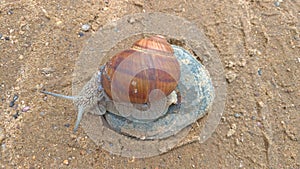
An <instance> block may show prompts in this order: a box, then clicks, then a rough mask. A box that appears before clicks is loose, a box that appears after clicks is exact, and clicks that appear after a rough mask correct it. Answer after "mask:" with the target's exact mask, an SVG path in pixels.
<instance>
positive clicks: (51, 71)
mask: <svg viewBox="0 0 300 169" xmlns="http://www.w3.org/2000/svg"><path fill="white" fill-rule="evenodd" d="M53 72H55V69H54V68H52V67H45V68H42V69H41V73H42V74H43V75H48V74H50V73H53Z"/></svg>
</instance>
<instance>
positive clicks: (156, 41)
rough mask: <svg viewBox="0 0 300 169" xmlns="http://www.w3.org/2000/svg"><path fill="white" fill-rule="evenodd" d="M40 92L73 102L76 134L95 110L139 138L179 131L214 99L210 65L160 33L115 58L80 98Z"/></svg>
mask: <svg viewBox="0 0 300 169" xmlns="http://www.w3.org/2000/svg"><path fill="white" fill-rule="evenodd" d="M41 92H42V93H44V94H48V95H52V96H55V97H60V98H64V99H69V100H73V101H74V103H75V105H76V107H77V108H78V115H77V120H76V123H75V127H74V132H76V131H77V129H78V127H79V124H80V121H81V119H82V116H83V114H84V113H86V112H90V113H93V114H95V115H101V116H104V117H105V119H106V120H107V123H108V124H109V125H110V126H111V128H113V129H114V130H116V131H118V132H119V133H122V134H125V135H129V136H133V137H136V138H139V139H163V138H166V137H169V136H171V135H174V134H176V133H177V132H179V131H180V130H182V129H183V128H185V127H186V126H188V125H190V124H192V123H193V122H195V121H196V120H197V119H199V118H200V117H202V116H203V115H204V114H205V113H206V112H207V111H208V110H209V109H210V106H211V104H212V100H213V98H214V90H213V86H212V83H211V80H210V78H209V73H208V72H207V71H206V70H205V68H204V67H203V66H202V65H201V64H199V62H198V61H197V60H196V59H195V58H193V56H192V55H191V54H190V53H189V52H187V51H186V50H184V49H183V48H181V47H178V46H175V45H171V44H169V43H168V41H167V40H166V38H165V37H163V36H161V35H155V36H152V37H149V38H142V39H140V40H138V41H137V42H135V43H134V44H133V45H132V47H131V48H130V49H127V50H124V51H122V52H120V53H118V54H116V55H115V56H113V57H112V58H111V59H110V60H109V61H108V62H107V63H105V64H104V65H102V66H100V67H99V70H98V71H97V72H96V73H95V74H94V75H93V76H92V78H91V79H90V80H89V81H88V82H87V83H86V84H85V85H84V87H83V89H82V90H81V91H80V92H79V94H78V95H77V96H66V95H61V94H57V93H52V92H48V91H41ZM182 104H184V106H182Z"/></svg>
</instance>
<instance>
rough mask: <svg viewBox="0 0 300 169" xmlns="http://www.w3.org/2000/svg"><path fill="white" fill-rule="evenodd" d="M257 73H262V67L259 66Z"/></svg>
mask: <svg viewBox="0 0 300 169" xmlns="http://www.w3.org/2000/svg"><path fill="white" fill-rule="evenodd" d="M257 74H258V75H259V76H261V75H262V70H261V68H259V69H258V70H257Z"/></svg>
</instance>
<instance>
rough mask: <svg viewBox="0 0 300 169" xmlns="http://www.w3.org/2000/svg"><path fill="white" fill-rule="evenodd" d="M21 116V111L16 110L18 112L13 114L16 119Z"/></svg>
mask: <svg viewBox="0 0 300 169" xmlns="http://www.w3.org/2000/svg"><path fill="white" fill-rule="evenodd" d="M19 116H20V114H19V111H16V113H15V114H14V115H13V117H14V118H15V119H17V118H18V117H19Z"/></svg>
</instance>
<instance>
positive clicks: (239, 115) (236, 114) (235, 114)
mask: <svg viewBox="0 0 300 169" xmlns="http://www.w3.org/2000/svg"><path fill="white" fill-rule="evenodd" d="M241 116H242V115H241V114H239V113H234V117H235V118H239V117H241Z"/></svg>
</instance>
